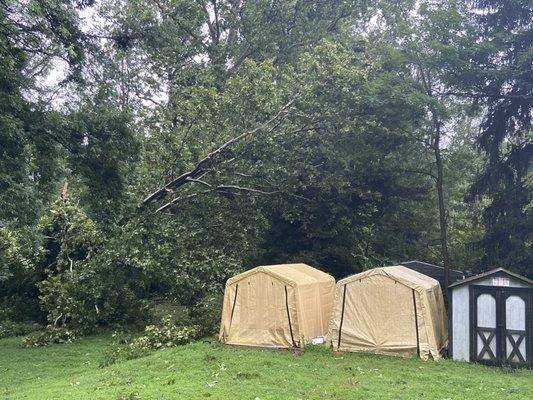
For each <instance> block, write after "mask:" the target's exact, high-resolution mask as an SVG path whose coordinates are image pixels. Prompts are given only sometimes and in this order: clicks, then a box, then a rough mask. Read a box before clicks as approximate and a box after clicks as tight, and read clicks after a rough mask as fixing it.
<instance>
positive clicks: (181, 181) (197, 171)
mask: <svg viewBox="0 0 533 400" xmlns="http://www.w3.org/2000/svg"><path fill="white" fill-rule="evenodd" d="M293 102H294V101H293V100H291V101H289V102H288V103H287V104H285V105H284V106H283V107H282V108H281V109H280V110H279V111H278V113H277V114H276V115H274V116H273V117H272V118H270V119H269V120H267V121H266V122H264V123H262V124H261V125H259V126H258V127H256V128H254V129H252V130H249V131H245V132H243V133H241V134H240V135H238V136H235V137H234V138H232V139H230V140H228V141H227V142H226V143H224V144H223V145H222V146H220V147H218V148H217V149H216V150H213V151H212V152H210V153H209V154H208V155H207V156H205V157H204V158H202V159H201V160H200V161H199V162H198V163H197V164H196V166H195V167H194V168H193V169H192V170H190V171H188V172H185V173H183V174H181V175H180V176H178V177H177V178H176V179H173V180H172V181H170V182H168V183H167V184H166V185H165V186H163V187H162V188H160V189H158V190H156V191H155V192H153V193H152V194H150V195H149V196H148V197H146V198H145V199H144V200H143V205H147V204H149V203H152V202H154V201H156V200H159V199H161V198H163V197H165V196H166V195H167V194H168V193H169V192H174V191H175V189H177V188H179V187H180V186H183V185H185V184H186V183H188V182H192V181H191V179H193V180H194V179H198V178H199V177H200V176H201V175H202V174H203V173H204V172H205V167H206V166H207V164H209V162H210V161H212V160H213V159H214V158H215V157H216V156H218V155H220V154H221V153H222V152H224V150H226V149H227V148H228V147H231V146H232V145H234V144H235V143H236V142H239V141H241V140H243V139H245V138H246V137H248V136H251V135H253V134H255V133H257V132H259V131H261V130H263V129H266V128H267V127H269V126H270V128H269V129H268V132H272V131H274V130H275V129H276V128H277V127H278V126H279V125H280V124H281V122H282V121H283V119H284V118H285V117H286V116H287V114H288V110H289V108H290V107H291V105H292V103H293ZM272 124H274V125H272ZM158 211H159V210H158Z"/></svg>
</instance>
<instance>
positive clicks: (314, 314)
mask: <svg viewBox="0 0 533 400" xmlns="http://www.w3.org/2000/svg"><path fill="white" fill-rule="evenodd" d="M334 289H335V280H334V279H333V277H331V276H330V275H328V274H326V273H324V272H322V271H320V270H318V269H315V268H312V267H310V266H309V265H306V264H281V265H268V266H261V267H257V268H254V269H252V270H249V271H246V272H244V273H242V274H240V275H237V276H234V277H233V278H230V279H229V280H228V281H227V283H226V290H225V293H224V305H223V309H222V321H221V326H220V333H219V338H220V340H221V341H222V342H224V343H228V344H237V345H245V346H261V347H303V346H304V345H305V344H306V343H308V342H309V341H310V340H311V339H313V338H315V337H318V336H326V334H327V330H328V324H329V320H330V316H331V308H332V305H333V292H334Z"/></svg>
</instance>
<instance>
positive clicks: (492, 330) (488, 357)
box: [476, 293, 498, 362]
mask: <svg viewBox="0 0 533 400" xmlns="http://www.w3.org/2000/svg"><path fill="white" fill-rule="evenodd" d="M476 308H477V315H476V317H477V327H476V340H477V354H476V358H478V359H480V360H484V361H489V362H496V354H497V350H496V342H497V340H498V339H497V335H498V334H497V332H496V297H495V296H494V294H489V293H483V294H480V295H479V296H478V297H477V299H476Z"/></svg>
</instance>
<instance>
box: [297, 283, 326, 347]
mask: <svg viewBox="0 0 533 400" xmlns="http://www.w3.org/2000/svg"><path fill="white" fill-rule="evenodd" d="M334 290H335V282H334V281H333V280H331V282H317V283H315V284H312V285H303V286H298V287H297V289H296V293H297V298H298V321H299V324H300V334H301V341H302V343H304V344H306V343H308V342H309V341H310V340H311V339H313V338H315V337H317V336H326V335H327V331H328V327H329V320H330V317H331V308H332V305H333V292H334Z"/></svg>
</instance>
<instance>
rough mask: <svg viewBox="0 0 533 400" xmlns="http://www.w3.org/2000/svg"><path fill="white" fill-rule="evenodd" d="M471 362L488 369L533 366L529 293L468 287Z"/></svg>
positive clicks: (516, 289)
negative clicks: (481, 364) (486, 366)
mask: <svg viewBox="0 0 533 400" xmlns="http://www.w3.org/2000/svg"><path fill="white" fill-rule="evenodd" d="M470 296H471V297H470V302H471V325H470V345H471V351H470V355H471V357H470V358H471V359H472V360H473V361H477V362H480V363H483V364H489V365H502V364H509V365H517V366H529V367H531V366H533V362H532V360H533V357H532V355H531V341H532V336H533V333H532V330H533V329H532V326H531V323H532V321H531V313H532V301H533V300H532V297H533V295H532V290H531V289H526V288H508V287H507V288H500V287H494V286H476V285H473V286H471V287H470Z"/></svg>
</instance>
